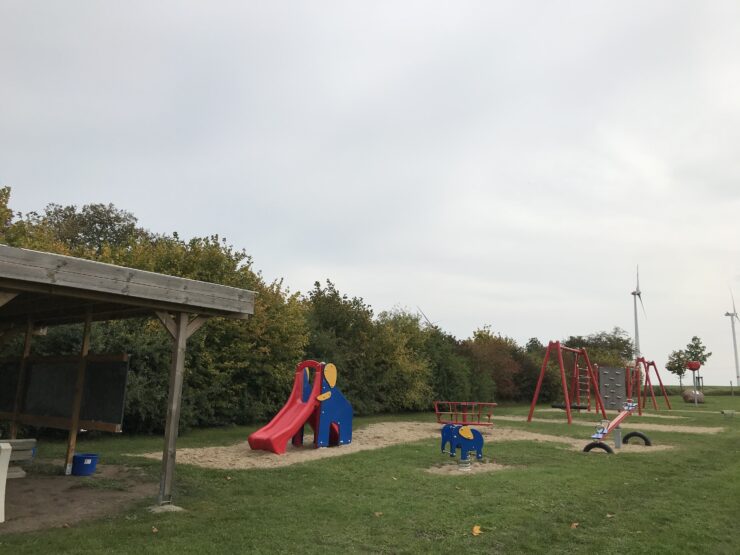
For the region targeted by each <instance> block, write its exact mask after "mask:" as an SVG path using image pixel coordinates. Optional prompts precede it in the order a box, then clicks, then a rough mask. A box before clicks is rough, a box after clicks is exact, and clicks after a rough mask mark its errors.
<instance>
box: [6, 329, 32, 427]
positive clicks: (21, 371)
mask: <svg viewBox="0 0 740 555" xmlns="http://www.w3.org/2000/svg"><path fill="white" fill-rule="evenodd" d="M32 336H33V322H31V320H30V319H29V320H28V321H27V322H26V337H25V339H24V340H23V354H22V355H21V362H20V365H19V368H18V382H17V383H16V385H15V400H14V401H13V416H12V418H11V420H10V434H9V435H10V439H15V438H16V437H18V415H19V414H20V412H21V405H22V404H23V393H24V391H25V389H26V366H27V365H28V357H29V356H30V355H31V337H32Z"/></svg>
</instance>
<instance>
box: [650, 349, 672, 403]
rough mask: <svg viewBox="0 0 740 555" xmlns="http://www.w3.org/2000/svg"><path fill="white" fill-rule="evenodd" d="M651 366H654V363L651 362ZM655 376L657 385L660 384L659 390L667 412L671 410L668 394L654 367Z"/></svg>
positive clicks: (656, 368)
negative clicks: (666, 406)
mask: <svg viewBox="0 0 740 555" xmlns="http://www.w3.org/2000/svg"><path fill="white" fill-rule="evenodd" d="M653 366H655V361H653ZM655 375H656V376H658V383H659V384H660V390H661V391H662V392H663V398H664V399H665V404H666V405H668V410H673V409H672V408H671V402H670V400H669V399H668V393H667V392H666V390H665V387H664V386H663V380H661V379H660V374H659V373H658V367H657V366H655Z"/></svg>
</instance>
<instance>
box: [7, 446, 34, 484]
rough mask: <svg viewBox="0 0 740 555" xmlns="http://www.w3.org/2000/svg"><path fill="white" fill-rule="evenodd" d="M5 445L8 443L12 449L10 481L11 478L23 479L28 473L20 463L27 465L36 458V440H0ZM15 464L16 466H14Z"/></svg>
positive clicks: (9, 468) (9, 469) (9, 471)
mask: <svg viewBox="0 0 740 555" xmlns="http://www.w3.org/2000/svg"><path fill="white" fill-rule="evenodd" d="M0 441H2V442H3V443H8V444H10V446H11V447H12V449H13V450H12V451H11V453H10V463H11V464H10V466H9V467H8V480H10V479H11V478H23V477H24V476H25V475H26V471H25V470H23V467H21V466H19V463H25V462H26V461H30V460H32V459H33V458H34V457H35V456H36V440H35V439H0ZM13 463H15V464H13Z"/></svg>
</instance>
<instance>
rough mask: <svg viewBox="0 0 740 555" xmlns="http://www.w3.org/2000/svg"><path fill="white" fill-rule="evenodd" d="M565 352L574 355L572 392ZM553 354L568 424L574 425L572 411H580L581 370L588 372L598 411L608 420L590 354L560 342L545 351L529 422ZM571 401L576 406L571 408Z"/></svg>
mask: <svg viewBox="0 0 740 555" xmlns="http://www.w3.org/2000/svg"><path fill="white" fill-rule="evenodd" d="M563 351H566V352H569V353H573V355H574V357H573V358H574V361H573V375H572V377H571V391H568V378H567V376H566V373H565V363H564V362H563ZM552 354H556V355H557V361H558V366H559V369H560V383H561V385H562V388H563V398H564V399H565V414H566V415H567V417H568V424H572V423H573V414H572V409H574V408H575V409H576V410H580V409H578V407H580V406H581V405H580V401H581V399H580V384H579V375H580V371H581V370H584V369H585V370H586V374H587V376H588V386H589V388H591V387H593V390H594V400H595V401H596V410H597V411H600V412H601V414H602V416H603V417H604V420H606V410H605V409H604V401H603V399H602V398H601V393H599V380H598V378H597V377H596V372H595V371H594V368H593V366H592V364H591V360H590V359H589V358H588V352H587V351H586V349H585V348H584V347H582V348H578V349H574V348H573V347H566V346H565V345H561V344H560V341H550V343H549V344H548V345H547V350H546V351H545V358H544V360H543V361H542V370H540V377H539V378H538V380H537V387H535V390H534V396H533V397H532V405H531V406H530V407H529V416H527V422H531V421H532V415H533V414H534V409H535V406H536V405H537V399H538V398H539V396H540V389H541V388H542V381H543V380H544V378H545V372H546V371H547V363H548V362H549V360H550V356H551V355H552ZM581 359H583V362H584V363H585V368H581V367H579V365H578V363H579V362H580V360H581ZM571 400H573V401H575V403H576V405H575V406H571ZM588 410H591V400H590V399H589V404H588Z"/></svg>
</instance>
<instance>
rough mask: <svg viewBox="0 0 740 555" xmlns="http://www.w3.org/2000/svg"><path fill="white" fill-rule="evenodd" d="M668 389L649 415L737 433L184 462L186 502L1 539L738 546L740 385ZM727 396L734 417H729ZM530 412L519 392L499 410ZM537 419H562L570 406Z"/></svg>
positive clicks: (130, 444)
mask: <svg viewBox="0 0 740 555" xmlns="http://www.w3.org/2000/svg"><path fill="white" fill-rule="evenodd" d="M673 402H674V403H675V406H674V408H676V409H680V410H682V411H686V412H681V413H674V414H676V415H680V416H683V417H686V418H682V419H680V420H667V419H657V418H651V417H650V416H645V417H643V418H644V421H645V422H651V423H656V424H666V425H671V424H679V425H696V426H724V427H725V428H726V431H724V432H722V433H720V434H716V435H699V434H682V433H670V432H664V431H660V432H656V431H651V432H649V433H648V435H649V436H650V437H651V439H652V440H653V442H654V443H656V444H660V443H663V444H670V445H673V446H674V447H675V448H674V449H671V450H667V451H655V452H653V453H621V454H619V455H615V456H607V455H603V454H595V453H591V454H587V453H580V452H577V451H574V450H571V449H569V448H567V446H563V445H559V444H555V443H548V442H526V441H509V442H501V443H495V444H488V445H487V446H486V455H487V456H492V457H493V459H494V460H495V461H496V462H497V463H500V464H503V465H509V466H511V467H512V468H511V469H508V470H503V471H498V472H491V473H482V474H462V473H461V474H460V475H451V476H439V475H432V474H428V473H426V472H423V470H424V469H426V468H429V467H430V466H433V465H435V464H438V463H440V462H444V460H445V458H444V457H443V456H441V455H440V454H439V442H438V440H436V439H428V440H423V441H418V442H415V443H410V444H407V445H398V446H394V447H388V448H385V449H378V450H375V451H364V452H360V453H355V454H351V455H347V456H342V457H333V458H327V459H323V460H318V461H313V462H309V463H304V464H298V465H293V466H289V467H284V468H278V469H264V470H262V469H260V470H244V471H233V470H230V471H220V470H206V469H202V468H197V467H192V466H186V465H178V467H177V473H176V491H175V500H176V503H177V504H178V505H180V506H182V507H183V508H185V509H186V512H182V513H168V514H157V515H155V514H151V513H149V512H148V511H147V510H146V506H147V505H151V504H152V500H147V501H146V502H141V503H139V504H138V505H135V506H133V507H132V508H130V509H128V510H127V511H125V512H124V513H123V514H118V515H114V516H111V517H107V518H104V519H100V520H96V521H92V522H88V523H84V524H78V525H74V526H72V527H70V528H58V529H51V530H46V531H43V532H33V533H27V534H15V535H3V536H0V552H2V553H67V552H79V553H82V552H85V553H141V552H147V553H149V552H153V553H159V552H161V553H327V552H329V553H354V552H359V553H459V552H468V553H594V552H598V553H651V554H654V553H667V554H668V553H670V554H675V553H733V554H734V553H739V552H740V537H739V536H738V533H737V531H736V526H737V522H738V519H739V518H740V397H734V398H731V397H708V398H707V403H706V404H704V405H700V406H699V411H701V412H698V411H693V406H691V405H687V404H684V403H683V402H682V401H681V400H680V399H679V398H677V397H674V398H673ZM543 408H544V407H543ZM720 409H735V410H737V411H738V415H737V416H736V417H735V418H728V417H724V416H722V415H721V414H719V410H720ZM527 410H528V407H526V406H524V405H512V406H503V407H500V408H499V409H498V410H497V413H498V414H501V415H526V413H527ZM659 414H668V413H667V411H661V412H660V413H659ZM536 416H537V417H541V418H547V419H548V420H550V419H551V420H553V421H556V422H557V421H561V422H564V421H565V415H564V414H559V413H547V412H538V413H536ZM576 418H577V419H583V418H590V419H593V417H592V416H591V417H587V416H584V415H577V416H576ZM637 418H638V417H634V418H633V419H631V423H632V424H633V425H634V423H635V421H636V420H637ZM389 419H391V420H398V419H414V420H426V421H433V415H432V414H425V415H413V416H393V417H385V418H383V419H381V418H361V419H357V422H356V425H358V426H362V425H367V424H368V423H369V422H375V421H378V420H389ZM494 420H495V418H494ZM500 425H501V426H502V427H503V426H506V427H516V428H522V429H527V430H531V431H536V432H540V433H547V434H557V435H563V436H569V437H578V438H583V440H584V445H585V444H586V442H587V441H588V437H589V435H590V433H591V430H589V428H586V427H582V426H568V425H566V424H563V423H560V424H555V423H552V424H551V423H544V422H543V423H531V424H527V423H526V422H509V421H507V422H501V423H500ZM250 431H251V429H250V428H241V427H234V428H227V429H216V430H197V431H193V432H191V433H189V434H187V435H185V436H183V437H182V438H180V440H179V442H178V446H179V447H195V446H205V445H226V444H230V443H234V442H236V441H243V440H244V439H245V438H246V435H247V434H248V433H249V432H250ZM161 446H162V440H161V438H158V437H126V436H122V437H111V438H105V439H99V440H95V441H87V442H82V443H81V445H80V446H79V450H80V451H94V452H98V453H101V454H102V459H103V461H104V462H107V463H118V464H128V465H136V466H141V467H144V468H145V469H146V470H147V472H149V473H151V476H152V477H156V475H157V474H158V472H159V463H158V462H155V461H150V460H146V459H142V458H140V457H130V456H128V455H126V453H144V452H148V451H157V450H159V449H161ZM62 453H63V445H62V444H61V443H51V444H50V443H48V442H45V443H43V444H42V446H41V450H40V455H39V456H40V458H41V459H49V458H58V457H60V456H61V455H62ZM227 477H229V478H230V479H227ZM573 523H578V525H577V526H576V527H572V525H573ZM474 525H479V526H480V527H481V530H482V533H481V534H480V535H479V536H473V535H472V534H471V529H472V527H473V526H474ZM152 528H156V529H157V530H158V532H157V533H156V534H155V533H153V532H152Z"/></svg>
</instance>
